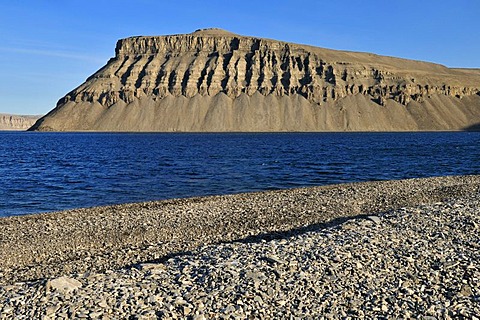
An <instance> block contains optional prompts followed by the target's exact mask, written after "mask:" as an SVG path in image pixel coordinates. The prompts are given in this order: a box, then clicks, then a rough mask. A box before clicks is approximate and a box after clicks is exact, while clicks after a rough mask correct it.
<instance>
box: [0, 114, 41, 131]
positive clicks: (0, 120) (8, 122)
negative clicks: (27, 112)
mask: <svg viewBox="0 0 480 320" xmlns="http://www.w3.org/2000/svg"><path fill="white" fill-rule="evenodd" d="M39 118H40V116H20V115H12V114H3V113H0V130H27V129H28V128H30V127H31V126H32V125H33V124H34V123H35V121H37V120H38V119H39Z"/></svg>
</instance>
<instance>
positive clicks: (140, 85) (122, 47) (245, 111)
mask: <svg viewBox="0 0 480 320" xmlns="http://www.w3.org/2000/svg"><path fill="white" fill-rule="evenodd" d="M477 123H480V71H479V70H461V69H449V68H446V67H444V66H441V65H438V64H432V63H426V62H420V61H412V60H405V59H399V58H392V57H384V56H378V55H374V54H369V53H354V52H345V51H335V50H328V49H322V48H315V47H310V46H305V45H298V44H291V43H285V42H280V41H274V40H268V39H261V38H254V37H243V36H239V35H235V34H232V33H229V32H226V31H223V30H219V29H207V30H199V31H196V32H194V33H192V34H183V35H172V36H159V37H132V38H127V39H122V40H120V41H118V43H117V47H116V55H115V57H114V58H112V59H111V60H110V61H109V62H108V63H107V65H106V66H104V67H103V68H102V69H100V70H99V71H98V72H97V73H95V74H94V75H92V76H91V77H90V78H88V79H87V81H86V82H85V83H83V84H82V85H81V86H79V87H78V88H76V89H75V90H73V91H72V92H70V93H68V94H67V95H66V96H65V97H63V98H62V99H60V101H59V102H58V104H57V107H56V108H55V109H54V110H53V111H52V112H50V113H49V114H48V115H47V116H46V117H44V118H42V119H41V120H39V121H38V122H37V123H36V124H35V126H34V127H33V129H35V130H107V131H292V130H293V131H329V130H334V131H343V130H358V131H365V130H384V131H388V130H459V129H463V128H465V127H469V126H472V125H475V124H477Z"/></svg>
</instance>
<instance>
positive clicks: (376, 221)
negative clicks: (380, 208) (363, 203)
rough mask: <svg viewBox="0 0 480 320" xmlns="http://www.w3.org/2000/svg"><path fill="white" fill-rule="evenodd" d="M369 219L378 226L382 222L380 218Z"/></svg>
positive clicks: (372, 217)
mask: <svg viewBox="0 0 480 320" xmlns="http://www.w3.org/2000/svg"><path fill="white" fill-rule="evenodd" d="M367 219H368V220H370V221H372V222H375V223H376V224H378V223H381V222H382V220H380V218H379V217H378V216H368V217H367Z"/></svg>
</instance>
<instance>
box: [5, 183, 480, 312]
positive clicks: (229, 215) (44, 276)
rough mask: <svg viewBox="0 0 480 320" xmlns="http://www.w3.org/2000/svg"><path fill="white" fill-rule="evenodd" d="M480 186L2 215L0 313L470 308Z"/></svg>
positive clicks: (477, 295)
mask: <svg viewBox="0 0 480 320" xmlns="http://www.w3.org/2000/svg"><path fill="white" fill-rule="evenodd" d="M479 198H480V176H461V177H439V178H428V179H410V180H400V181H380V182H368V183H355V184H344V185H335V186H325V187H315V188H302V189H293V190H283V191H270V192H260V193H249V194H238V195H229V196H215V197H205V198H191V199H176V200H167V201H159V202H148V203H137V204H125V205H118V206H109V207H98V208H89V209H77V210H70V211H64V212H58V213H50V214H39V215H30V216H20V217H9V218H3V219H0V230H1V234H0V258H1V260H0V283H1V285H0V312H1V318H2V319H11V318H19V319H21V318H24V319H31V318H42V317H44V318H45V319H62V318H91V319H121V318H129V317H130V318H132V319H156V318H165V319H168V318H173V319H176V318H180V319H182V318H191V319H205V318H207V319H208V318H225V319H226V318H233V319H245V318H290V317H293V318H299V319H303V318H315V319H317V318H322V317H325V318H342V317H344V318H349V317H351V318H362V317H368V318H379V319H380V318H381V319H384V318H392V319H394V318H410V317H420V316H422V317H423V318H424V319H448V318H467V319H475V317H478V315H479V314H480V288H479V285H478V283H479V279H480V267H479V261H480V215H479V213H480V200H479ZM477 319H478V318H477Z"/></svg>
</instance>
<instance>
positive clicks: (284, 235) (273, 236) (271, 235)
mask: <svg viewBox="0 0 480 320" xmlns="http://www.w3.org/2000/svg"><path fill="white" fill-rule="evenodd" d="M378 214H379V213H377V214H376V215H378ZM368 216H371V215H367V214H360V215H356V216H350V217H339V218H336V219H333V220H331V221H329V222H325V223H316V224H311V225H308V226H304V227H299V228H295V229H291V230H288V231H283V232H280V231H279V232H268V233H264V234H259V235H255V236H248V237H246V238H243V239H237V240H230V241H219V242H214V243H211V244H207V245H218V244H222V243H235V242H237V243H245V244H248V243H256V242H260V241H262V240H264V241H271V240H282V239H285V240H286V239H289V238H291V237H294V236H297V235H301V234H304V233H307V232H311V231H319V230H323V229H327V228H333V227H337V226H339V225H342V224H343V223H345V222H347V221H349V220H354V219H367V217H368ZM191 254H192V251H180V252H174V253H171V254H168V255H165V256H162V257H160V258H158V259H153V260H148V261H145V262H143V263H165V262H166V261H167V260H169V259H171V258H175V257H181V256H188V255H191ZM129 267H139V264H133V265H130V266H129ZM127 268H128V267H127Z"/></svg>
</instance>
